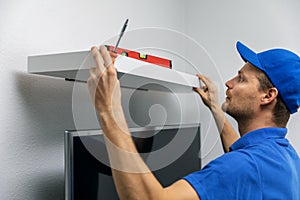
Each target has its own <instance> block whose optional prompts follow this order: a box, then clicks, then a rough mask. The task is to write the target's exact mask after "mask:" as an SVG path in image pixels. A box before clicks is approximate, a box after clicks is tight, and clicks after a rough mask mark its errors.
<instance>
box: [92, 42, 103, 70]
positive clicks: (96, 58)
mask: <svg viewBox="0 0 300 200" xmlns="http://www.w3.org/2000/svg"><path fill="white" fill-rule="evenodd" d="M91 53H92V55H93V57H94V61H95V63H96V65H97V66H96V71H97V70H98V73H99V74H100V73H102V72H103V71H104V70H105V67H104V65H103V63H104V60H103V58H102V56H101V54H100V52H99V50H98V48H97V47H92V48H91Z"/></svg>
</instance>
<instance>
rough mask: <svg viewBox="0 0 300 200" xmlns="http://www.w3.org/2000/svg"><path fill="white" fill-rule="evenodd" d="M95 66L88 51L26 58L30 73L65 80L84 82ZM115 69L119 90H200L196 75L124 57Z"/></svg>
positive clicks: (116, 62) (121, 57) (117, 60)
mask: <svg viewBox="0 0 300 200" xmlns="http://www.w3.org/2000/svg"><path fill="white" fill-rule="evenodd" d="M94 66H95V64H94V60H93V58H92V55H91V54H90V51H80V52H71V53H61V54H51V55H38V56H29V57H28V72H29V73H32V74H40V75H46V76H53V77H60V78H65V79H66V80H78V81H86V80H87V79H88V77H89V69H90V68H91V67H94ZM115 67H116V68H117V70H118V77H119V80H120V84H121V87H127V88H134V89H137V88H139V89H145V90H160V91H171V92H191V91H192V87H199V80H198V78H197V77H196V76H195V75H191V74H187V73H183V72H179V71H176V70H173V69H168V68H164V67H161V66H158V65H154V64H149V63H146V62H142V61H139V60H136V59H132V58H128V57H125V56H118V57H117V58H116V61H115Z"/></svg>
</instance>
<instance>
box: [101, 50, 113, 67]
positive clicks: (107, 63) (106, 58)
mask: <svg viewBox="0 0 300 200" xmlns="http://www.w3.org/2000/svg"><path fill="white" fill-rule="evenodd" d="M100 53H101V55H102V57H103V60H104V66H105V67H109V66H110V65H111V64H113V63H112V60H111V57H110V54H109V52H108V51H107V49H106V47H105V46H101V47H100Z"/></svg>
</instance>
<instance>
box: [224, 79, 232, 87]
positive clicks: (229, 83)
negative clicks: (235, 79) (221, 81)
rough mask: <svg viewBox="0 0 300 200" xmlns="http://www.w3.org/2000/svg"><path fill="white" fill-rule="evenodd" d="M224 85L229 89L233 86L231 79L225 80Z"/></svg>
mask: <svg viewBox="0 0 300 200" xmlns="http://www.w3.org/2000/svg"><path fill="white" fill-rule="evenodd" d="M225 85H226V87H227V88H229V89H231V88H232V86H233V84H232V79H230V80H228V81H226V83H225Z"/></svg>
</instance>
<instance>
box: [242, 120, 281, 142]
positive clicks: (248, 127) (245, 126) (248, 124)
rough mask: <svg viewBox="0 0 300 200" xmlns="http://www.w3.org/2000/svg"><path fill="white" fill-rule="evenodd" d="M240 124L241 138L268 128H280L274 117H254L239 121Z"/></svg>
mask: <svg viewBox="0 0 300 200" xmlns="http://www.w3.org/2000/svg"><path fill="white" fill-rule="evenodd" d="M237 122H238V129H239V133H240V136H241V137H242V136H243V135H245V134H247V133H249V132H251V131H254V130H257V129H261V128H268V127H278V126H277V125H276V124H275V123H274V122H273V121H272V117H270V116H262V115H261V116H257V117H253V118H252V119H243V120H242V119H239V120H237Z"/></svg>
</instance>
